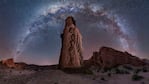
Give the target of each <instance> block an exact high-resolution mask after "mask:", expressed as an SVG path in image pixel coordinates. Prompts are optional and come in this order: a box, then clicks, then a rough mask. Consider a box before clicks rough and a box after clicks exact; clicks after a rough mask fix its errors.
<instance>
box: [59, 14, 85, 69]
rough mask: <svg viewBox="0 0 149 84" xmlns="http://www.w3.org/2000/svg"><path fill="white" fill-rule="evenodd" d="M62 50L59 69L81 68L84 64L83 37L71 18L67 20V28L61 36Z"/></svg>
mask: <svg viewBox="0 0 149 84" xmlns="http://www.w3.org/2000/svg"><path fill="white" fill-rule="evenodd" d="M61 39H62V48H61V54H60V59H59V68H79V67H81V65H82V63H83V57H82V35H81V33H80V32H79V30H78V28H77V27H76V23H75V20H74V19H73V17H72V16H69V17H67V18H66V20H65V28H64V30H63V33H62V34H61Z"/></svg>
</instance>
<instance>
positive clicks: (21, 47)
mask: <svg viewBox="0 0 149 84" xmlns="http://www.w3.org/2000/svg"><path fill="white" fill-rule="evenodd" d="M148 4H149V0H0V59H4V58H10V57H13V58H14V59H15V61H18V62H26V63H29V64H39V65H49V64H57V63H58V59H59V55H60V48H61V38H60V34H61V33H62V31H63V29H64V25H65V23H64V21H65V19H66V17H67V16H70V15H71V16H73V17H74V19H75V20H76V25H77V27H78V28H79V30H80V32H81V34H82V36H83V56H84V59H88V58H90V57H91V56H92V52H93V51H99V48H100V47H101V46H108V47H112V48H114V49H118V50H121V51H127V52H129V53H131V54H133V55H136V56H138V57H141V58H149V55H148V54H149V52H148V51H149V45H148V43H149V39H148V36H149V24H148V22H149V5H148Z"/></svg>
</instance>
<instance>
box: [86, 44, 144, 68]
mask: <svg viewBox="0 0 149 84" xmlns="http://www.w3.org/2000/svg"><path fill="white" fill-rule="evenodd" d="M87 63H88V64H90V65H96V66H100V67H104V68H112V67H114V66H117V65H124V64H130V65H133V66H143V65H145V62H143V60H141V59H139V58H138V57H136V56H133V55H131V54H129V53H128V52H121V51H118V50H115V49H113V48H109V47H102V48H101V49H100V50H99V52H94V53H93V56H92V57H91V58H90V59H89V60H88V61H87Z"/></svg>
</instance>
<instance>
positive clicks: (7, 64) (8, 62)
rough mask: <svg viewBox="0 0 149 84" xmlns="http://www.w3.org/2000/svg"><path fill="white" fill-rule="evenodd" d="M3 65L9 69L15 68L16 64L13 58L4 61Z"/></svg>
mask: <svg viewBox="0 0 149 84" xmlns="http://www.w3.org/2000/svg"><path fill="white" fill-rule="evenodd" d="M2 64H3V65H5V66H7V67H9V68H14V67H15V63H14V60H13V58H10V59H6V60H2Z"/></svg>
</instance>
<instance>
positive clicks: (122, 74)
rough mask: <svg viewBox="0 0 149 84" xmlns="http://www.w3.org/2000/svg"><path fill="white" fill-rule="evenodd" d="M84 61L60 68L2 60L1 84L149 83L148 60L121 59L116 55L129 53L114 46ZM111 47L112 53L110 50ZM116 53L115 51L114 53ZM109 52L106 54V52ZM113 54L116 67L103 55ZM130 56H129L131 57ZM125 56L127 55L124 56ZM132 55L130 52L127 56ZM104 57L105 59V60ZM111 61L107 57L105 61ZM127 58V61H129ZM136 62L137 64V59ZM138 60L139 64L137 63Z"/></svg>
mask: <svg viewBox="0 0 149 84" xmlns="http://www.w3.org/2000/svg"><path fill="white" fill-rule="evenodd" d="M105 48H106V50H102V49H103V48H101V49H100V51H99V52H98V54H97V52H96V53H94V54H93V56H92V57H91V58H90V59H89V60H86V61H84V65H82V68H66V69H59V68H58V65H49V66H38V65H31V64H30V65H29V64H25V63H15V62H14V61H13V59H6V60H2V61H1V62H0V84H148V83H149V64H148V60H147V59H143V60H141V59H139V58H138V57H133V59H127V60H132V61H131V62H127V60H121V61H118V60H120V59H119V58H118V59H117V57H114V55H117V54H118V55H119V56H121V54H125V53H126V52H121V51H117V50H114V49H112V48H108V47H104V49H105ZM108 49H110V52H109V50H108ZM111 51H112V52H113V54H112V52H111ZM105 52H106V53H105ZM99 53H105V54H106V55H105V54H104V56H108V55H109V56H110V59H114V61H113V62H111V63H112V64H111V65H112V66H111V65H110V67H109V66H108V68H107V67H102V66H101V64H100V63H101V62H100V61H101V57H102V54H100V55H99ZM127 55H128V56H127ZM100 56H101V57H100ZM122 56H123V55H122ZM129 56H130V57H131V56H132V55H130V54H129V53H126V56H124V57H123V58H125V57H126V58H129ZM102 60H103V59H102ZM103 61H107V60H103ZM125 61H126V62H125ZM133 61H134V62H136V64H137V65H136V64H133V63H134V62H133ZM137 62H138V63H137Z"/></svg>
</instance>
